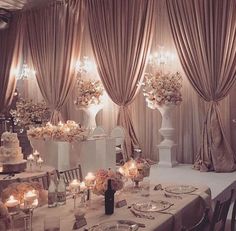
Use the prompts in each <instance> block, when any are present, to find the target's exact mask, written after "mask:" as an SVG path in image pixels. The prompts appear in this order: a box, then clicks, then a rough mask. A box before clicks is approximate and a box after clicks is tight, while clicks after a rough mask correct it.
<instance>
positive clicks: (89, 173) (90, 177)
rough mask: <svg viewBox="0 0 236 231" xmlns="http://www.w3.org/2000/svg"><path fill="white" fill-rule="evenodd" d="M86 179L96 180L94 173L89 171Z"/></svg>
mask: <svg viewBox="0 0 236 231" xmlns="http://www.w3.org/2000/svg"><path fill="white" fill-rule="evenodd" d="M85 180H88V181H93V180H95V176H94V174H93V173H92V172H88V174H87V176H86V177H85Z"/></svg>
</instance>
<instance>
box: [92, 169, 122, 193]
mask: <svg viewBox="0 0 236 231" xmlns="http://www.w3.org/2000/svg"><path fill="white" fill-rule="evenodd" d="M108 179H111V186H112V189H113V190H115V191H119V190H121V189H122V188H123V186H124V183H123V180H122V175H121V174H120V173H119V172H114V171H112V170H110V169H109V170H106V169H100V170H98V171H97V172H96V174H95V184H94V187H93V193H95V194H97V195H104V193H105V191H106V190H107V181H108Z"/></svg>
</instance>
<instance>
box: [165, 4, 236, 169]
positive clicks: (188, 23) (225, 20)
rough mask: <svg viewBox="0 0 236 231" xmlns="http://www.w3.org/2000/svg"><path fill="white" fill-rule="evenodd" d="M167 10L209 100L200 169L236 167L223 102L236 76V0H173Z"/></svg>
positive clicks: (187, 65) (186, 65)
mask: <svg viewBox="0 0 236 231" xmlns="http://www.w3.org/2000/svg"><path fill="white" fill-rule="evenodd" d="M167 9H168V14H169V19H170V25H171V30H172V35H173V37H174V42H175V45H176V48H177V51H178V55H179V58H180V61H181V64H182V67H183V69H184V71H185V73H186V75H187V77H188V79H189V81H190V82H191V84H192V85H193V87H194V89H195V90H196V91H197V93H198V94H199V95H200V97H202V98H203V99H204V100H205V101H207V102H209V109H208V113H207V116H206V119H205V122H204V127H203V132H202V138H201V139H202V141H201V144H200V150H199V152H198V154H197V159H196V162H195V168H197V169H200V170H201V171H209V170H215V171H217V172H230V171H233V170H235V169H236V165H235V157H234V154H233V151H232V149H231V146H230V144H229V142H228V140H227V138H226V136H225V133H224V130H223V124H222V122H221V118H220V111H219V109H218V102H219V101H220V100H222V99H223V98H224V97H225V96H227V95H228V93H229V90H230V88H231V87H232V86H233V83H234V82H235V79H236V39H235V38H236V1H235V0H226V1H225V0H224V1H222V0H208V1H206V0H198V1H195V0H167Z"/></svg>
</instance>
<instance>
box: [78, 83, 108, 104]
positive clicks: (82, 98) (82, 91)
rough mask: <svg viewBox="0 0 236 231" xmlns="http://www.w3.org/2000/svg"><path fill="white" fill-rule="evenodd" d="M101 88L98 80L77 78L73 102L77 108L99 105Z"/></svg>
mask: <svg viewBox="0 0 236 231" xmlns="http://www.w3.org/2000/svg"><path fill="white" fill-rule="evenodd" d="M103 90H104V89H103V86H102V83H101V81H99V80H91V79H86V80H85V79H82V78H78V82H77V92H76V93H77V95H76V99H75V101H74V103H75V105H76V106H78V107H87V106H89V105H91V104H94V105H98V104H100V103H101V96H102V94H103Z"/></svg>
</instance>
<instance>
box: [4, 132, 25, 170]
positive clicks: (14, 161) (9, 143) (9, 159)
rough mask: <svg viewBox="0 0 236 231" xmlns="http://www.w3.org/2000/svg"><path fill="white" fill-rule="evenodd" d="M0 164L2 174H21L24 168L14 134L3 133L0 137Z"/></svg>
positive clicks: (23, 161)
mask: <svg viewBox="0 0 236 231" xmlns="http://www.w3.org/2000/svg"><path fill="white" fill-rule="evenodd" d="M1 143H2V146H1V147H0V162H1V163H2V166H3V172H21V171H24V170H25V168H26V160H24V159H23V154H22V152H21V147H20V143H19V140H18V137H17V134H16V133H12V132H4V133H3V134H2V136H1Z"/></svg>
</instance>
